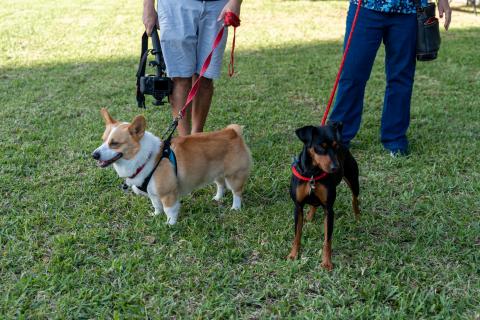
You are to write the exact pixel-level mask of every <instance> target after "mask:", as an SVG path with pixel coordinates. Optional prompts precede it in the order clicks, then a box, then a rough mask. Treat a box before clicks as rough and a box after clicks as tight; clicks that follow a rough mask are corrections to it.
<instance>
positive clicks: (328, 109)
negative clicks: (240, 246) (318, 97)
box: [292, 0, 362, 183]
mask: <svg viewBox="0 0 480 320" xmlns="http://www.w3.org/2000/svg"><path fill="white" fill-rule="evenodd" d="M361 5H362V0H358V4H357V11H355V17H354V18H353V22H352V28H351V29H350V34H349V35H348V40H347V45H346V46H345V51H344V52H343V57H342V62H341V63H340V68H339V69H338V73H337V77H336V79H335V84H334V85H333V89H332V92H331V93H330V98H329V99H328V104H327V107H326V108H325V113H324V114H323V118H322V126H323V125H325V122H326V121H327V117H328V113H329V112H330V108H331V106H332V102H333V97H335V92H337V87H338V82H339V81H340V75H341V74H342V71H343V65H344V64H345V59H346V57H347V53H348V50H349V49H350V42H351V41H352V35H353V31H354V30H355V26H356V25H357V18H358V13H359V12H360V7H361ZM292 173H293V175H294V176H295V177H297V178H298V179H300V180H302V181H310V183H312V182H313V181H317V180H320V179H323V178H325V177H327V176H328V173H326V172H323V173H322V174H320V175H318V176H316V177H311V178H308V177H304V176H303V175H302V174H301V173H300V172H298V170H297V168H295V165H292Z"/></svg>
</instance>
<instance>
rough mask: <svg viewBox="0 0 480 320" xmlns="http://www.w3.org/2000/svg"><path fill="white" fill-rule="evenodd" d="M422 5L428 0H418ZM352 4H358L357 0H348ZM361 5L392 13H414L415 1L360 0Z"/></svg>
mask: <svg viewBox="0 0 480 320" xmlns="http://www.w3.org/2000/svg"><path fill="white" fill-rule="evenodd" d="M420 1H421V3H422V6H425V5H426V4H427V1H428V0H420ZM350 2H352V3H353V4H358V0H350ZM362 7H364V8H367V9H370V10H375V11H381V12H392V13H415V12H416V10H415V3H414V2H413V0H362Z"/></svg>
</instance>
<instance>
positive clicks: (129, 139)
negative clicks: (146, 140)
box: [103, 117, 144, 159]
mask: <svg viewBox="0 0 480 320" xmlns="http://www.w3.org/2000/svg"><path fill="white" fill-rule="evenodd" d="M142 118H143V117H142ZM135 119H136V118H135ZM133 125H134V123H132V124H128V123H121V124H118V122H114V123H113V124H107V125H106V127H105V132H104V133H103V141H104V142H106V143H108V145H109V147H110V148H111V149H112V150H115V151H117V152H122V153H123V158H125V159H131V158H133V157H134V156H135V154H136V153H137V152H138V150H139V149H140V143H139V141H140V139H141V136H143V132H144V131H141V132H139V134H132V132H134V133H135V132H136V129H133V127H132V126H133ZM113 129H115V131H114V132H113V134H112V135H110V133H111V131H112V130H113ZM112 142H114V143H116V145H113V144H112Z"/></svg>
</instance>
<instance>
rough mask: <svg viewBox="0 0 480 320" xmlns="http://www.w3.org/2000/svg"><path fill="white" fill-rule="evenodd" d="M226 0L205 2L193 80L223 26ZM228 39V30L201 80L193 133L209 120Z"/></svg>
mask: <svg viewBox="0 0 480 320" xmlns="http://www.w3.org/2000/svg"><path fill="white" fill-rule="evenodd" d="M226 2H227V1H226V0H219V1H207V2H204V3H203V12H202V14H201V16H200V20H199V25H198V45H197V65H196V74H195V75H194V76H193V80H196V78H197V77H198V74H200V70H201V69H202V66H203V63H204V62H205V59H206V58H207V56H208V54H209V53H210V51H211V50H212V46H213V43H214V41H215V38H216V36H217V33H218V32H219V30H220V29H221V28H222V23H223V21H217V19H218V16H219V15H220V12H221V11H222V9H223V7H224V6H225V4H226ZM226 41H227V30H225V33H224V35H223V38H222V41H221V42H220V44H219V45H218V47H217V49H215V51H214V52H213V55H212V59H211V61H210V66H209V67H208V69H207V71H206V72H205V74H204V77H203V78H202V79H201V81H200V88H199V90H198V93H197V96H196V97H195V98H194V99H193V104H192V133H196V132H202V131H203V127H204V125H205V122H206V120H207V116H208V112H209V110H210V105H211V103H212V97H213V91H214V86H213V79H217V78H219V77H220V72H221V69H222V58H223V53H224V51H225V45H226Z"/></svg>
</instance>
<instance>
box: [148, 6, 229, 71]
mask: <svg viewBox="0 0 480 320" xmlns="http://www.w3.org/2000/svg"><path fill="white" fill-rule="evenodd" d="M226 3H227V0H218V1H199V0H158V21H159V24H160V43H161V45H162V51H163V56H164V59H165V64H166V66H167V74H168V76H169V77H170V78H174V77H181V78H189V77H191V76H193V74H195V73H196V74H199V73H200V70H201V69H202V65H203V62H204V61H205V59H206V58H207V56H208V54H209V53H210V51H211V50H212V46H213V42H214V40H215V37H216V36H217V33H218V31H219V30H220V28H221V27H222V25H223V21H217V19H218V16H219V15H220V12H221V11H222V9H223V7H224V6H225V4H226ZM226 31H227V30H225V33H224V35H223V38H222V41H221V42H220V44H219V45H218V47H217V49H215V51H214V53H213V56H212V60H211V62H210V66H209V67H208V69H207V71H206V72H205V75H204V77H206V78H210V79H217V78H219V77H220V72H221V69H222V58H223V53H224V51H225V43H226V41H227V32H226Z"/></svg>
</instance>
